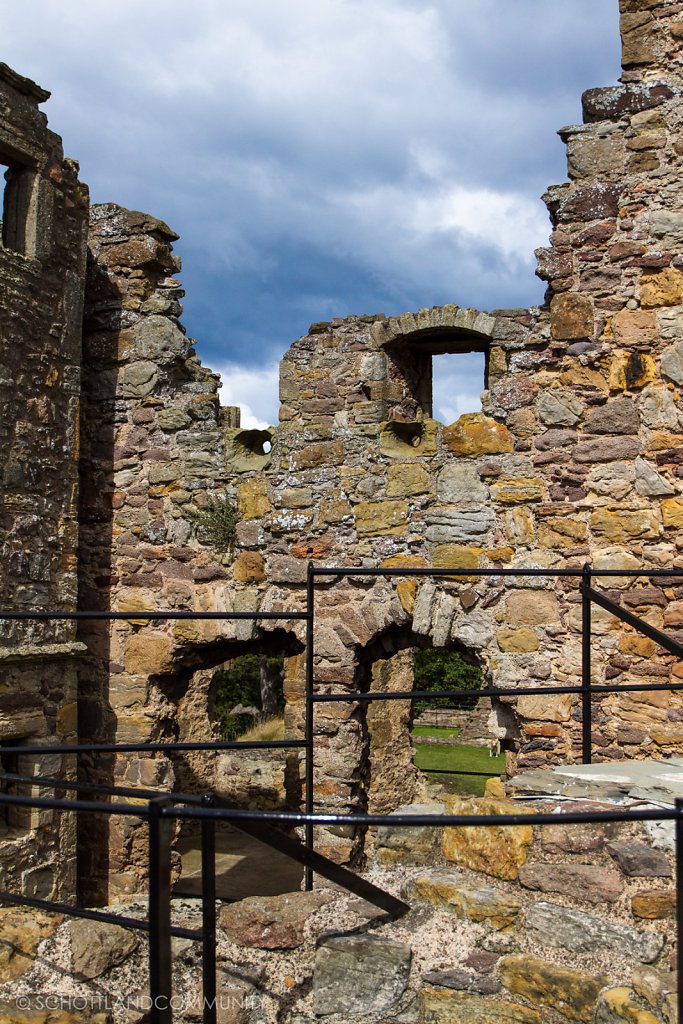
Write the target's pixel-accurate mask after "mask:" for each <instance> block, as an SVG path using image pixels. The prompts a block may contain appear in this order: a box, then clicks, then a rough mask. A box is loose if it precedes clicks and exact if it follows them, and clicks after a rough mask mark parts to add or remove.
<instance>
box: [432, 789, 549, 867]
mask: <svg viewBox="0 0 683 1024" xmlns="http://www.w3.org/2000/svg"><path fill="white" fill-rule="evenodd" d="M520 810H521V808H520V806H519V804H518V803H516V802H515V801H513V800H492V799H490V798H487V797H483V798H480V799H473V800H461V799H459V798H458V797H448V798H447V799H446V813H447V814H463V815H464V814H519V813H520ZM532 839H533V829H532V828H531V826H530V825H516V826H506V825H490V826H486V825H467V826H462V827H460V828H457V827H454V828H445V829H444V832H443V839H442V850H443V855H444V857H445V858H446V860H448V861H451V862H452V863H454V864H458V865H460V867H464V868H469V869H470V870H472V871H482V872H483V873H484V874H486V875H492V876H493V877H494V878H505V879H515V878H517V876H518V874H519V870H520V867H521V866H522V865H523V864H524V862H525V860H526V856H527V850H528V848H529V846H530V845H531V841H532Z"/></svg>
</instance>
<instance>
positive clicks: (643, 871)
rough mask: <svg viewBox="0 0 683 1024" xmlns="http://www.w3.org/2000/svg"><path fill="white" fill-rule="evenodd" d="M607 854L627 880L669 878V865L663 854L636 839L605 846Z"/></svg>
mask: <svg viewBox="0 0 683 1024" xmlns="http://www.w3.org/2000/svg"><path fill="white" fill-rule="evenodd" d="M607 852H608V853H609V855H610V856H611V857H612V858H613V859H614V860H615V861H616V862H617V864H618V865H619V867H620V868H621V870H622V871H623V872H624V874H625V875H628V876H629V878H645V877H650V878H670V877H671V874H672V871H671V865H670V864H669V861H668V859H667V857H666V855H665V854H663V853H662V852H661V851H660V850H653V849H652V847H651V846H648V845H647V843H643V842H641V841H640V840H637V839H622V840H618V841H616V842H614V843H608V844H607Z"/></svg>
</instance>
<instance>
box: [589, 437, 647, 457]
mask: <svg viewBox="0 0 683 1024" xmlns="http://www.w3.org/2000/svg"><path fill="white" fill-rule="evenodd" d="M640 450H641V444H640V441H638V440H637V438H634V437H604V438H600V439H599V440H597V439H596V440H595V441H583V442H582V443H580V444H577V445H576V446H575V448H574V449H573V451H572V455H573V456H574V458H575V459H576V461H577V462H612V461H615V460H617V459H635V457H636V455H640Z"/></svg>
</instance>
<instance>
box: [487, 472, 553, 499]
mask: <svg viewBox="0 0 683 1024" xmlns="http://www.w3.org/2000/svg"><path fill="white" fill-rule="evenodd" d="M491 497H492V498H493V500H494V501H496V502H498V503H499V504H500V505H528V504H530V503H533V502H537V501H545V497H546V493H545V483H544V481H543V480H540V479H538V480H536V479H527V478H524V477H508V478H505V477H500V478H499V479H498V480H496V481H494V483H492V484H491Z"/></svg>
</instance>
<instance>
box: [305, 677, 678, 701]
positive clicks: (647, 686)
mask: <svg viewBox="0 0 683 1024" xmlns="http://www.w3.org/2000/svg"><path fill="white" fill-rule="evenodd" d="M680 689H683V682H680V683H672V682H668V683H635V684H634V685H633V686H617V685H616V684H615V685H614V686H610V685H609V684H608V683H605V684H603V683H600V684H599V685H596V686H591V693H630V692H631V691H632V690H680ZM558 693H583V689H582V687H580V686H529V687H521V686H517V687H515V688H514V689H510V690H494V689H489V690H394V691H392V692H391V693H315V694H313V697H312V698H311V700H312V701H313V703H314V704H344V703H345V702H347V701H348V702H349V703H351V702H355V701H363V702H364V703H367V702H368V701H374V700H438V699H440V698H442V697H447V698H448V699H449V700H452V699H454V698H459V697H519V696H538V695H545V694H547V695H548V696H552V695H554V694H558Z"/></svg>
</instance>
